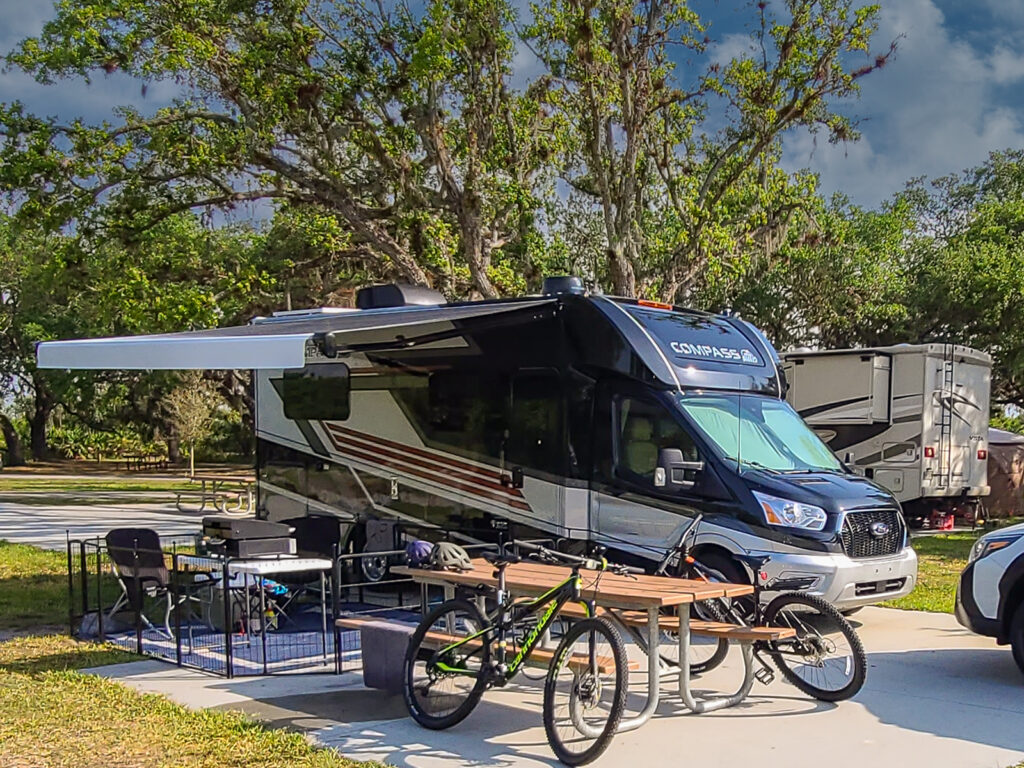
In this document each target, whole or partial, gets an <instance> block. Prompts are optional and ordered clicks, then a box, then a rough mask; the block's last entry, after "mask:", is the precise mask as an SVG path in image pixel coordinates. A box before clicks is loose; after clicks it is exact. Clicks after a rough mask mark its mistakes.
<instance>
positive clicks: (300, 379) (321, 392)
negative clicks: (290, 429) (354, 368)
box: [281, 363, 350, 421]
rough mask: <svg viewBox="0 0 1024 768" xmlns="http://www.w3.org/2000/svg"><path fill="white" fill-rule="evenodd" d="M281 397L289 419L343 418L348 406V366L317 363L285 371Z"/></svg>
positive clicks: (336, 419) (346, 416)
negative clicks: (296, 369)
mask: <svg viewBox="0 0 1024 768" xmlns="http://www.w3.org/2000/svg"><path fill="white" fill-rule="evenodd" d="M281 399H282V400H283V401H284V415H285V416H286V417H288V418H289V419H295V420H323V421H344V420H345V419H347V418H348V417H349V409H350V398H349V376H348V366H347V365H345V364H344V363H320V364H317V365H307V366H306V367H305V368H303V369H301V370H298V371H285V372H284V377H283V381H282V386H281Z"/></svg>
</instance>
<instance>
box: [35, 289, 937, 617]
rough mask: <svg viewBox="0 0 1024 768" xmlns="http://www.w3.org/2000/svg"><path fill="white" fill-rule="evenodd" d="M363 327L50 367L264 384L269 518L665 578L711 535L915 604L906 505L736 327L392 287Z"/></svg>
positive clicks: (178, 340) (841, 592) (280, 324)
mask: <svg viewBox="0 0 1024 768" xmlns="http://www.w3.org/2000/svg"><path fill="white" fill-rule="evenodd" d="M357 303H358V305H359V306H360V307H361V308H360V309H355V310H340V309H322V310H311V311H302V312H286V313H280V314H277V315H274V316H272V317H268V318H258V319H256V320H254V321H253V322H252V323H250V324H249V325H247V326H241V327H235V328H224V329H217V330H209V331H195V332H185V333H179V334H165V335H160V336H139V337H122V338H111V339H84V340H74V341H60V342H47V343H43V344H41V345H40V346H39V349H38V360H39V364H40V366H42V367H51V368H94V369H99V368H115V369H123V368H133V369H155V368H162V369H170V368H213V369H226V368H241V369H246V368H248V369H253V370H254V381H255V401H256V434H257V437H258V451H257V454H258V455H257V472H258V508H259V514H260V515H261V516H263V517H267V518H269V519H274V520H277V519H284V518H290V517H294V516H295V515H296V514H304V513H307V514H313V513H316V514H333V515H337V516H339V517H341V518H342V519H344V520H347V521H349V522H350V524H351V536H350V544H351V546H352V547H353V549H356V550H358V549H361V548H364V547H365V548H370V549H372V548H373V547H372V545H371V541H370V540H371V539H372V531H373V530H374V529H376V528H378V527H379V526H380V524H381V522H382V521H400V522H401V523H403V524H404V525H405V526H407V527H409V528H410V529H411V530H416V531H419V532H420V534H419V535H421V536H422V537H423V538H430V537H431V533H430V531H431V529H434V531H435V534H436V533H437V531H438V530H442V531H449V532H458V535H460V536H462V537H464V538H465V539H481V540H483V539H486V538H487V537H488V536H494V535H496V534H495V530H496V529H507V530H505V531H503V535H506V536H534V535H541V536H546V537H554V538H557V539H561V540H564V541H563V544H564V545H565V546H569V547H572V546H578V547H582V546H585V545H587V544H590V543H599V544H602V545H604V546H606V547H608V548H610V549H612V550H613V551H615V552H616V554H617V555H618V556H621V557H625V558H631V559H633V560H634V561H647V562H653V561H656V560H657V559H658V558H659V557H660V556H661V555H662V554H663V552H664V550H665V549H666V548H667V547H668V546H670V545H671V544H672V543H673V542H674V541H675V539H676V537H677V536H678V534H679V533H680V531H681V530H682V529H683V527H684V526H685V525H686V523H687V521H688V519H690V518H692V516H693V515H695V514H696V513H697V512H700V513H702V514H703V515H704V521H705V522H704V523H702V525H701V528H700V531H699V534H698V537H697V540H696V545H697V547H698V548H699V554H700V556H701V557H702V558H704V559H705V560H707V561H709V562H711V563H713V564H714V565H716V567H719V568H721V569H722V570H723V571H724V572H726V573H727V574H729V575H731V576H734V577H736V578H740V577H742V575H743V571H742V566H740V565H739V563H738V562H737V561H735V560H733V559H732V555H734V554H742V553H750V552H758V553H770V554H771V561H770V563H769V564H768V565H767V566H766V569H767V570H768V571H769V572H770V574H771V575H783V574H785V575H786V576H787V577H793V578H801V577H802V578H804V579H805V584H806V587H807V588H808V589H809V590H810V591H812V592H816V593H818V594H821V595H823V596H824V597H825V598H826V599H828V600H830V601H832V602H834V603H836V604H837V605H838V606H839V607H840V608H844V609H847V608H851V609H852V608H855V607H858V606H860V605H864V604H867V603H872V602H878V601H880V600H884V599H889V598H891V597H895V596H899V595H903V594H906V593H907V592H909V591H910V590H911V589H912V588H913V587H914V584H915V580H916V574H917V561H916V557H915V555H914V552H913V550H912V549H910V547H909V546H908V545H907V532H906V526H905V524H904V521H903V518H902V515H901V512H900V508H899V505H898V503H897V502H896V500H895V499H894V498H893V496H892V495H891V494H890V493H889V492H888V491H886V490H884V489H882V488H880V487H879V486H877V485H875V484H874V483H872V482H871V481H869V480H867V479H866V478H863V477H860V476H857V475H855V474H851V473H850V472H848V471H847V469H846V468H845V467H844V466H843V465H842V463H841V462H840V461H839V460H837V458H836V457H835V455H834V454H833V453H832V452H831V451H829V450H828V448H826V447H825V445H824V444H823V443H822V442H821V440H819V439H818V437H817V436H816V435H815V434H814V433H813V432H812V431H811V430H810V429H809V428H808V427H807V426H806V425H805V424H804V422H803V421H802V420H801V419H800V418H799V417H798V416H797V414H796V412H795V411H794V410H793V409H792V408H791V407H790V406H789V405H788V404H787V403H786V401H785V400H784V399H783V390H784V380H783V374H782V372H781V370H780V362H779V359H778V356H777V355H776V353H775V351H774V350H773V348H772V347H771V345H770V344H769V343H768V342H767V340H766V339H765V338H764V336H763V335H762V334H761V333H760V332H759V331H758V330H757V329H756V328H754V327H753V326H752V325H750V324H748V323H746V322H744V321H742V320H740V319H738V318H736V317H731V316H725V315H713V314H708V313H704V312H697V311H691V310H685V309H679V308H675V307H671V306H669V305H664V304H656V303H652V302H645V301H636V300H630V299H618V298H611V297H605V296H594V295H588V294H585V293H584V292H583V291H582V289H581V287H580V285H579V281H578V280H575V279H574V278H552V279H549V280H548V281H546V283H545V292H544V294H543V295H541V296H534V297H527V298H522V299H513V300H497V301H483V302H469V303H458V304H444V303H443V299H442V298H441V297H440V296H439V295H437V294H432V292H429V291H425V290H423V289H415V290H410V289H409V288H407V287H403V286H376V287H374V288H373V289H369V290H365V291H364V292H361V293H360V294H359V298H358V302H357Z"/></svg>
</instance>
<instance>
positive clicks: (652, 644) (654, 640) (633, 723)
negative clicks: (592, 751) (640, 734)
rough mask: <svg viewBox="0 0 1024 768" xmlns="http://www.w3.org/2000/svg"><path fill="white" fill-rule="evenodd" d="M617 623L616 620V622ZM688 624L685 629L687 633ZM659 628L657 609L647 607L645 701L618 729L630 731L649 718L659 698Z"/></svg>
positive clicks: (624, 719) (623, 720) (619, 731)
mask: <svg viewBox="0 0 1024 768" xmlns="http://www.w3.org/2000/svg"><path fill="white" fill-rule="evenodd" d="M616 623H618V622H616ZM689 630H690V627H689V624H687V626H686V631H687V633H689ZM660 633H661V629H660V627H659V626H658V609H657V608H656V607H651V608H648V609H647V702H646V703H645V704H644V708H643V709H642V710H641V711H640V714H638V715H633V716H632V717H626V718H623V719H622V722H620V723H619V730H618V731H616V733H621V732H623V731H632V730H634V729H636V728H639V727H640V726H641V725H643V724H644V723H646V722H647V721H648V720H650V719H651V715H653V714H654V711H655V710H656V709H657V708H658V702H659V701H660V699H661V657H660V656H659V654H658V640H659V635H660Z"/></svg>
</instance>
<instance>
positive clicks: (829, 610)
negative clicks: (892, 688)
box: [764, 592, 868, 701]
mask: <svg viewBox="0 0 1024 768" xmlns="http://www.w3.org/2000/svg"><path fill="white" fill-rule="evenodd" d="M793 606H804V607H805V608H811V609H813V610H816V611H818V612H819V613H820V614H822V615H823V616H825V617H827V619H828V621H829V622H830V623H831V624H832V625H833V626H834V627H835V629H837V630H838V631H839V632H840V633H841V634H842V635H843V637H844V638H845V640H846V642H847V644H848V645H849V647H850V652H851V653H850V655H851V659H852V665H853V674H852V675H851V676H850V681H849V682H848V683H847V684H846V685H843V686H841V687H839V688H835V689H831V688H823V687H821V686H817V685H814V684H813V683H811V682H809V681H808V680H806V679H805V678H803V677H801V676H800V675H799V674H797V672H796V671H795V670H794V669H793V668H792V667H791V666H790V664H789V659H790V656H789V655H788V654H786V653H784V652H782V650H781V649H782V646H783V645H784V644H786V642H787V641H785V640H782V641H773V642H769V643H767V644H766V650H767V652H768V655H769V656H771V657H772V661H774V662H775V666H777V667H778V668H779V671H780V672H781V673H782V675H783V677H785V678H786V679H787V680H788V681H789V682H791V683H792V684H793V685H795V686H796V687H797V688H799V689H800V690H801V691H803V692H804V693H806V694H807V695H808V696H812V697H813V698H815V699H818V700H819V701H844V700H846V699H849V698H851V697H852V696H855V695H856V694H857V692H858V691H859V690H860V689H861V687H863V685H864V680H865V677H866V676H867V666H868V660H867V654H866V653H865V652H864V645H863V643H861V641H860V637H858V636H857V632H856V631H855V630H854V628H853V627H852V626H851V625H850V622H848V621H847V620H846V619H845V618H844V617H843V615H842V614H841V613H840V612H839V611H838V610H837V609H836V607H835V606H833V605H832V604H831V603H829V602H827V601H826V600H824V599H822V598H820V597H818V596H817V595H809V594H803V593H797V592H794V593H787V594H783V595H779V596H778V597H776V598H775V599H774V600H772V601H771V602H770V603H769V604H768V607H767V608H765V610H764V623H765V624H766V625H767V626H770V627H771V626H776V627H781V626H792V624H793V622H792V621H791V620H790V619H787V618H781V617H780V614H782V612H783V611H785V609H786V608H789V607H793ZM790 615H792V614H790ZM819 636H820V634H819Z"/></svg>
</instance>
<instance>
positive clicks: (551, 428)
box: [506, 371, 565, 475]
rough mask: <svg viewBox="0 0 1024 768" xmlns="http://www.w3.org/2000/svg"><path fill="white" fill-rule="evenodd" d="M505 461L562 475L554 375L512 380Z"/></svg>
mask: <svg viewBox="0 0 1024 768" xmlns="http://www.w3.org/2000/svg"><path fill="white" fill-rule="evenodd" d="M508 423H509V427H508V429H509V438H508V449H507V455H506V459H507V461H508V463H509V464H510V465H517V466H523V467H529V468H532V469H539V470H540V471H542V472H550V473H552V474H559V475H560V474H563V473H564V471H565V466H564V463H565V461H564V457H565V438H564V431H563V429H562V387H561V383H560V381H559V378H558V375H557V374H556V373H555V372H554V371H551V372H543V373H540V372H538V373H527V374H521V375H519V376H516V377H515V378H514V379H513V380H512V413H511V418H509V422H508Z"/></svg>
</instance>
